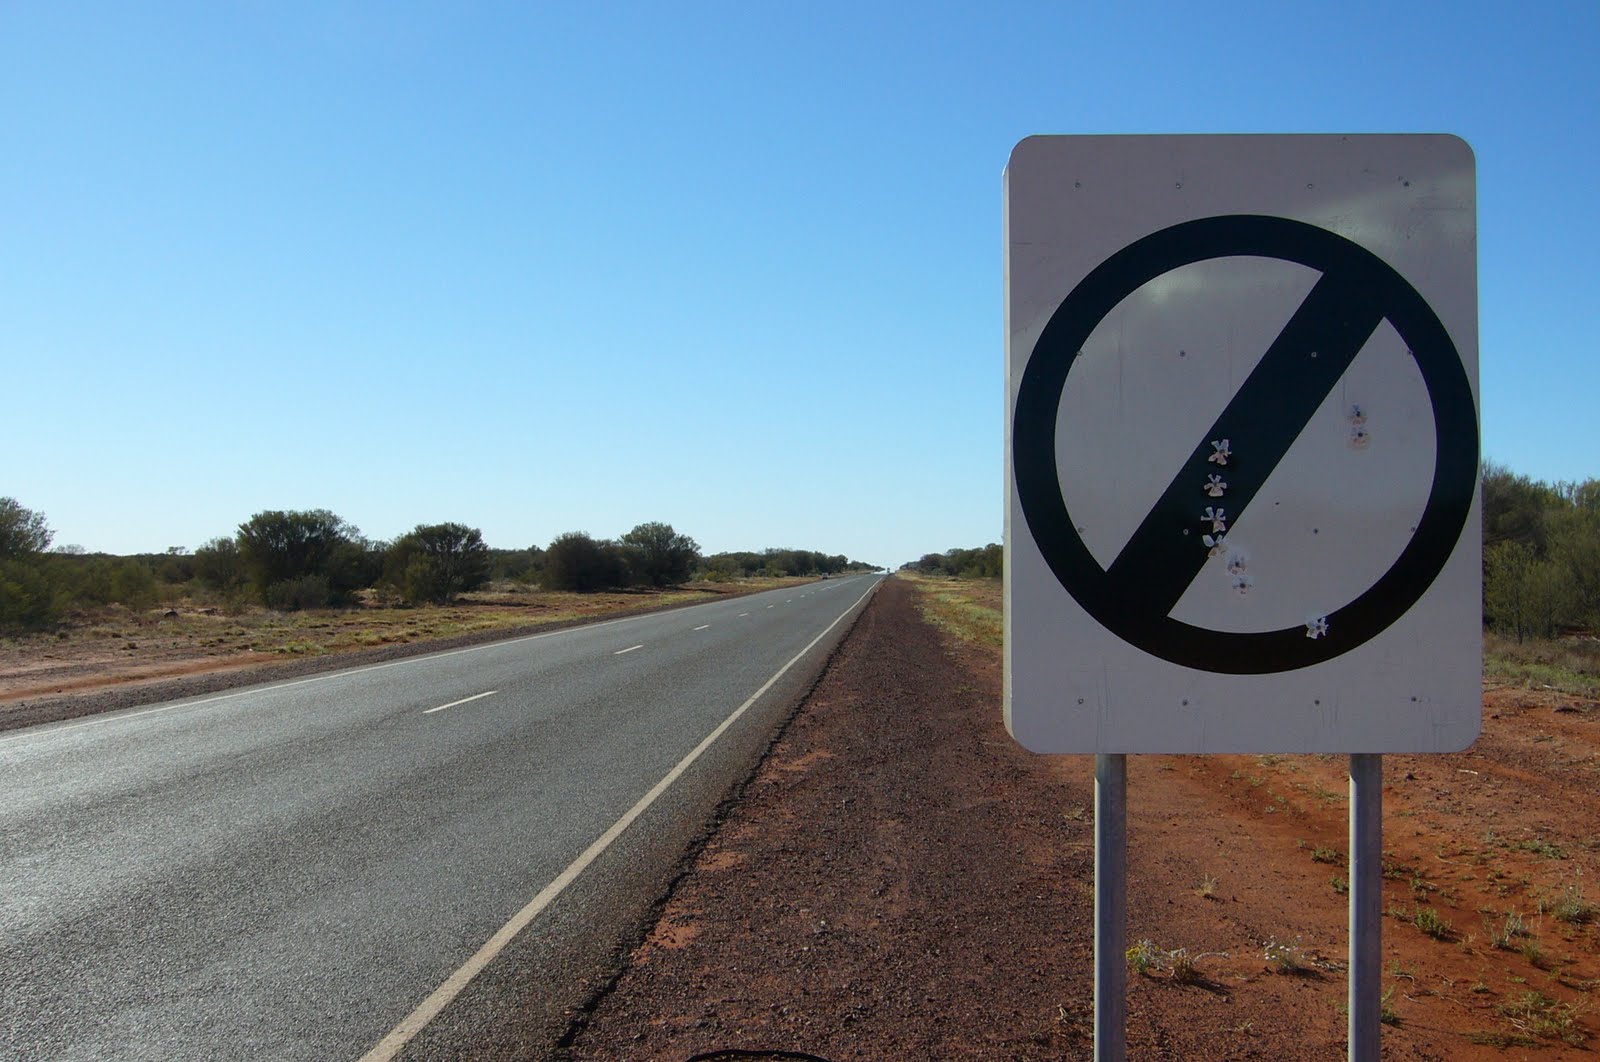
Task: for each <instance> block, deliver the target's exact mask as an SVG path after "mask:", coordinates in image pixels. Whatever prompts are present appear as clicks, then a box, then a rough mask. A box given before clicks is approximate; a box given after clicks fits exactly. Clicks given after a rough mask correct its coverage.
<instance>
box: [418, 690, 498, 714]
mask: <svg viewBox="0 0 1600 1062" xmlns="http://www.w3.org/2000/svg"><path fill="white" fill-rule="evenodd" d="M499 692H500V691H499V690H490V691H489V692H487V693H475V694H473V695H472V696H471V697H463V698H461V699H460V700H459V701H451V702H450V703H449V704H441V705H439V707H437V708H428V709H425V710H424V711H423V713H422V714H423V715H432V714H433V713H434V712H442V711H444V710H445V709H446V708H454V707H455V706H456V705H458V704H466V703H467V702H468V701H481V700H483V699H484V698H485V697H493V696H494V695H495V694H497V693H499Z"/></svg>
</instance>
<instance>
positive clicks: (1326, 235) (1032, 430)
mask: <svg viewBox="0 0 1600 1062" xmlns="http://www.w3.org/2000/svg"><path fill="white" fill-rule="evenodd" d="M1236 256H1248V257H1257V258H1278V259H1283V260H1284V261H1288V262H1295V263H1298V264H1300V265H1304V266H1307V267H1309V268H1311V269H1316V270H1319V271H1321V272H1322V273H1323V275H1324V277H1325V278H1328V277H1337V278H1339V280H1340V282H1341V284H1342V289H1343V297H1345V298H1347V299H1353V300H1354V301H1357V302H1360V303H1363V304H1364V305H1362V306H1360V307H1358V308H1357V309H1358V311H1359V312H1364V313H1375V314H1376V315H1377V316H1378V317H1379V318H1381V319H1387V320H1388V321H1389V323H1390V325H1392V326H1393V328H1394V330H1395V331H1396V332H1397V333H1398V334H1399V335H1400V338H1401V339H1402V340H1403V341H1404V342H1405V344H1406V346H1407V347H1409V348H1410V350H1411V352H1412V355H1413V357H1414V358H1415V360H1416V364H1417V368H1418V369H1419V370H1420V372H1421V375H1422V380H1423V383H1424V384H1425V385H1426V386H1427V390H1428V398H1429V401H1430V402H1431V404H1432V408H1433V423H1434V453H1435V459H1434V470H1433V482H1432V487H1431V489H1430V490H1429V493H1428V501H1427V505H1426V507H1425V509H1424V511H1423V514H1422V518H1421V520H1420V521H1419V522H1418V524H1417V528H1416V531H1415V532H1414V533H1413V534H1412V536H1411V539H1410V541H1409V542H1408V543H1407V544H1406V547H1405V548H1404V549H1403V550H1402V551H1401V553H1400V556H1399V557H1398V558H1397V559H1396V560H1395V562H1394V564H1393V565H1391V566H1390V568H1389V570H1388V571H1387V572H1385V573H1384V574H1383V576H1382V577H1381V578H1379V579H1378V581H1377V582H1375V583H1373V584H1372V586H1371V587H1369V588H1368V589H1367V590H1366V591H1364V592H1363V593H1361V594H1360V595H1359V596H1357V597H1356V598H1355V599H1354V600H1353V601H1351V602H1349V603H1348V604H1346V605H1345V606H1343V607H1342V608H1340V609H1338V610H1337V611H1335V612H1332V613H1330V614H1329V615H1328V617H1327V619H1328V632H1327V634H1326V636H1323V637H1319V638H1308V637H1307V636H1306V635H1307V631H1306V628H1305V627H1304V626H1297V627H1291V628H1286V629H1284V630H1276V631H1260V632H1246V633H1239V632H1231V631H1218V630H1212V629H1210V628H1207V627H1196V626H1193V625H1191V624H1187V623H1183V622H1181V621H1179V620H1175V619H1173V618H1172V617H1171V616H1169V615H1167V614H1166V613H1167V612H1169V611H1170V605H1167V606H1158V607H1156V608H1150V609H1140V608H1139V607H1137V602H1136V600H1135V603H1134V604H1131V605H1130V599H1136V598H1137V597H1138V595H1136V594H1135V595H1130V594H1129V593H1127V592H1126V590H1127V586H1126V585H1119V584H1118V583H1116V582H1114V581H1113V580H1112V579H1110V578H1109V577H1108V570H1107V569H1102V568H1101V567H1100V563H1099V562H1098V561H1096V560H1095V558H1094V556H1093V555H1092V554H1091V553H1090V552H1089V549H1088V547H1087V546H1085V545H1084V543H1083V539H1082V538H1081V537H1080V536H1079V534H1078V531H1077V529H1076V527H1075V526H1074V524H1073V520H1072V517H1071V515H1070V514H1069V513H1068V511H1067V506H1066V501H1065V499H1064V498H1063V497H1062V494H1061V482H1060V477H1059V472H1058V470H1057V467H1056V421H1057V418H1058V414H1059V408H1060V403H1061V396H1062V392H1063V390H1064V388H1065V387H1066V383H1067V375H1068V373H1070V372H1071V370H1072V366H1073V363H1074V362H1075V361H1076V360H1077V358H1078V357H1079V355H1080V354H1081V353H1082V349H1083V346H1084V344H1085V343H1086V342H1087V341H1088V339H1089V336H1090V334H1091V333H1092V332H1093V331H1094V329H1095V327H1096V326H1097V325H1098V324H1099V323H1100V321H1101V320H1102V319H1103V318H1104V317H1105V316H1106V315H1107V314H1108V313H1110V312H1111V311H1112V310H1113V309H1114V308H1115V307H1116V306H1117V304H1118V303H1120V302H1121V301H1122V300H1123V299H1124V298H1126V297H1127V296H1128V295H1130V294H1132V293H1133V292H1134V291H1135V290H1136V289H1138V288H1139V287H1140V286H1142V285H1144V284H1145V283H1147V282H1149V281H1151V280H1153V279H1155V278H1156V277H1158V276H1161V275H1162V274H1164V273H1168V272H1170V271H1172V270H1174V269H1177V268H1179V267H1180V266H1185V265H1190V264H1192V263H1195V262H1200V261H1206V260H1209V259H1213V258H1228V257H1236ZM1351 353H1352V356H1353V354H1354V352H1351ZM1312 357H1315V355H1314V354H1313V355H1312ZM1247 386H1248V384H1247ZM1325 395H1326V391H1324V392H1322V394H1319V395H1317V396H1315V397H1316V399H1317V402H1319V403H1320V401H1321V400H1322V399H1323V398H1324V397H1325ZM1281 456H1282V454H1281V453H1279V454H1277V455H1275V456H1273V457H1272V463H1273V464H1276V461H1277V460H1278V458H1281ZM1012 474H1013V475H1014V476H1015V477H1016V488H1017V497H1018V500H1019V502H1020V503H1021V506H1022V512H1023V517H1024V519H1025V520H1026V521H1027V524H1028V531H1029V533H1030V534H1031V535H1032V536H1033V539H1034V542H1035V543H1036V544H1037V546H1038V548H1039V550H1040V552H1041V554H1042V555H1043V556H1044V559H1045V561H1046V563H1047V564H1049V566H1050V570H1051V571H1052V572H1053V573H1054V574H1055V576H1056V578H1057V579H1058V580H1059V581H1060V583H1061V585H1062V587H1064V588H1065V589H1066V591H1067V592H1068V593H1069V594H1071V595H1072V597H1073V598H1074V599H1075V600H1077V602H1078V603H1079V604H1080V605H1081V606H1083V608H1084V610H1085V611H1087V612H1088V613H1089V614H1090V615H1091V616H1093V617H1094V618H1095V620H1096V621H1098V622H1099V623H1100V624H1101V625H1103V626H1104V627H1105V628H1106V629H1108V630H1110V631H1111V632H1112V633H1114V634H1116V635H1117V636H1118V637H1120V638H1121V639H1122V640H1124V641H1126V642H1128V643H1130V644H1132V645H1135V646H1138V647H1139V648H1140V649H1143V650H1144V651H1145V652H1147V653H1150V654H1152V655H1154V656H1157V657H1160V658H1161V659H1164V660H1167V661H1170V662H1171V663H1174V664H1180V665H1183V666H1185V667H1191V668H1195V669H1197V670H1201V671H1210V672H1216V673H1221V674H1233V675H1263V674H1272V673H1275V672H1281V671H1292V670H1295V669H1297V668H1303V667H1309V666H1311V665H1313V664H1319V663H1322V662H1323V661H1326V660H1330V659H1332V658H1334V657H1336V656H1339V655H1341V654H1343V653H1346V652H1349V651H1350V650H1351V649H1354V648H1355V647H1356V646H1358V645H1361V644H1363V643H1364V642H1366V641H1368V640H1370V639H1371V638H1373V637H1374V636H1376V635H1377V634H1379V633H1381V632H1382V631H1383V630H1384V629H1386V628H1387V627H1388V626H1389V625H1390V624H1392V623H1394V622H1395V621H1396V620H1397V619H1399V618H1400V617H1401V616H1403V615H1404V614H1405V613H1406V612H1407V611H1408V610H1409V609H1410V608H1411V606H1412V605H1414V604H1416V602H1417V600H1418V599H1419V598H1420V597H1421V596H1422V595H1423V593H1425V592H1426V591H1427V589H1428V587H1429V586H1430V585H1431V584H1432V583H1433V580H1434V579H1435V578H1436V577H1437V576H1438V574H1439V572H1440V570H1441V569H1442V568H1443V567H1444V565H1445V562H1446V561H1447V560H1448V559H1449V558H1450V554H1451V553H1452V552H1453V551H1454V550H1455V546H1456V542H1457V540H1458V539H1459V538H1460V537H1461V530H1462V528H1463V527H1464V526H1465V524H1466V520H1467V514H1468V512H1469V511H1470V509H1471V507H1472V501H1473V498H1474V496H1475V493H1476V487H1477V475H1478V419H1477V408H1476V405H1475V403H1474V401H1473V397H1472V385H1471V383H1470V381H1469V380H1468V379H1467V373H1466V369H1465V367H1464V366H1463V365H1462V363H1461V356H1460V354H1459V353H1458V352H1457V350H1456V347H1455V344H1454V343H1452V342H1451V340H1450V335H1449V333H1448V332H1447V331H1446V330H1445V327H1444V325H1443V324H1442V323H1441V322H1440V320H1439V318H1438V315H1436V314H1435V313H1434V312H1433V309H1432V307H1430V306H1429V305H1428V304H1427V302H1426V300H1424V299H1423V298H1422V296H1421V295H1420V294H1419V293H1418V292H1417V290H1416V289H1415V288H1413V287H1412V286H1411V284H1410V283H1408V282H1407V281H1406V279H1405V278H1404V277H1402V276H1401V275H1400V274H1399V273H1397V272H1395V271H1394V269H1393V268H1391V267H1390V266H1389V265H1388V264H1387V263H1385V262H1384V261H1383V260H1382V259H1380V258H1378V257H1377V256H1376V255H1374V254H1373V253H1372V252H1370V251H1368V250H1366V249H1365V248H1364V247H1361V246H1360V245H1359V244H1356V243H1353V242H1352V241H1350V240H1347V239H1345V238H1344V237H1342V236H1339V235H1337V234H1335V233H1332V232H1329V231H1327V230H1326V229H1320V228H1317V227H1316V226H1314V225H1308V224H1305V223H1304V222H1299V221H1291V220H1289V219H1287V218H1278V217H1265V216H1259V215H1230V216H1222V217H1211V218H1201V219H1198V220H1195V221H1188V222H1184V223H1182V224H1179V225H1174V226H1172V227H1171V228H1167V229H1162V230H1161V231H1159V232H1155V233H1152V234H1150V235H1149V236H1145V237H1143V238H1142V239H1139V240H1137V241H1135V242H1134V243H1132V244H1130V245H1128V246H1127V247H1125V248H1123V249H1122V250H1120V251H1118V252H1117V253H1116V254H1114V255H1112V256H1111V257H1110V258H1108V259H1106V260H1105V261H1104V262H1102V263H1101V264H1100V265H1098V266H1096V267H1095V268H1094V269H1093V270H1092V271H1091V272H1090V273H1089V275H1088V276H1086V277H1084V279H1083V280H1082V282H1080V283H1079V284H1078V286H1077V287H1075V288H1074V289H1073V290H1072V292H1071V293H1070V294H1069V295H1068V296H1067V297H1066V299H1065V300H1063V301H1062V303H1061V305H1060V306H1059V307H1057V309H1056V311H1055V313H1054V314H1053V315H1051V318H1050V320H1049V322H1048V323H1047V324H1046V325H1045V328H1044V331H1043V332H1042V333H1041V334H1040V336H1039V340H1038V342H1037V343H1035V344H1034V348H1033V352H1032V354H1031V356H1030V357H1029V359H1028V365H1027V368H1026V369H1025V370H1024V372H1023V375H1022V383H1021V386H1020V387H1019V389H1018V392H1017V403H1016V408H1015V411H1014V414H1013V418H1012ZM1238 518H1239V513H1237V512H1235V513H1234V514H1233V519H1234V520H1237V519H1238ZM1146 519H1147V522H1149V521H1150V520H1152V519H1154V517H1153V516H1152V517H1147V518H1146ZM1141 530H1142V529H1141ZM1136 534H1137V532H1136ZM1198 538H1199V535H1198V533H1197V534H1195V535H1191V536H1188V538H1187V539H1186V541H1197V540H1198ZM1115 567H1116V565H1115V564H1113V568H1115ZM1179 590H1180V591H1181V588H1179ZM1174 600H1175V598H1174Z"/></svg>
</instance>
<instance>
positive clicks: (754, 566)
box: [701, 549, 872, 582]
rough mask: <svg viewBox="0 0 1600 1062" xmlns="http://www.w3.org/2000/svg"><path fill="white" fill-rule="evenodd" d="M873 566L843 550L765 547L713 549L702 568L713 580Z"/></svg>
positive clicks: (836, 570)
mask: <svg viewBox="0 0 1600 1062" xmlns="http://www.w3.org/2000/svg"><path fill="white" fill-rule="evenodd" d="M871 568H872V566H871V565H870V564H864V563H862V562H861V561H853V560H850V559H849V558H848V557H846V556H845V555H844V554H842V553H838V554H831V555H830V554H827V553H815V552H812V551H811V550H805V549H766V550H762V551H761V552H760V553H715V554H712V555H711V556H709V557H707V558H705V560H704V561H703V562H702V564H701V570H702V572H703V574H704V576H705V578H707V579H710V580H712V581H714V582H718V581H723V580H727V579H739V578H752V577H756V576H783V575H801V576H804V575H838V574H840V573H841V572H857V571H870V570H871Z"/></svg>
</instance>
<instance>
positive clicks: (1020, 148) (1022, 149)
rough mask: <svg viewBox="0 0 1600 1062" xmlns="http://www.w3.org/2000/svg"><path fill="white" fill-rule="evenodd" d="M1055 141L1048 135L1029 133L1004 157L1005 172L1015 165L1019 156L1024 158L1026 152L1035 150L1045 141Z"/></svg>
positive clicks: (1008, 171)
mask: <svg viewBox="0 0 1600 1062" xmlns="http://www.w3.org/2000/svg"><path fill="white" fill-rule="evenodd" d="M1053 139H1055V138H1054V137H1052V136H1051V135H1050V134H1048V133H1029V134H1028V135H1027V136H1025V137H1023V138H1022V139H1021V140H1018V141H1017V142H1016V143H1015V144H1013V145H1012V146H1011V151H1010V153H1009V154H1007V155H1006V172H1007V173H1010V172H1011V168H1012V167H1013V166H1015V165H1016V164H1017V161H1018V158H1019V156H1026V155H1027V154H1028V152H1030V151H1033V150H1036V148H1037V145H1038V144H1039V143H1042V142H1044V141H1047V140H1053Z"/></svg>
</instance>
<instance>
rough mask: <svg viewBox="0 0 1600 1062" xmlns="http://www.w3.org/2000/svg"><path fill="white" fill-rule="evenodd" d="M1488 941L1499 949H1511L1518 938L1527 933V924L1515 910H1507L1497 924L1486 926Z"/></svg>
mask: <svg viewBox="0 0 1600 1062" xmlns="http://www.w3.org/2000/svg"><path fill="white" fill-rule="evenodd" d="M1488 930H1489V942H1490V943H1491V944H1493V945H1494V946H1495V947H1496V948H1499V949H1500V950H1501V951H1511V950H1512V949H1513V948H1514V947H1515V946H1516V943H1517V941H1518V940H1520V939H1521V938H1523V937H1526V936H1527V935H1528V925H1527V923H1526V922H1524V921H1523V919H1522V915H1521V914H1520V913H1519V912H1517V911H1507V912H1506V913H1505V917H1504V918H1503V919H1501V920H1500V922H1499V923H1498V924H1496V923H1494V922H1491V923H1490V924H1489V926H1488Z"/></svg>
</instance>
